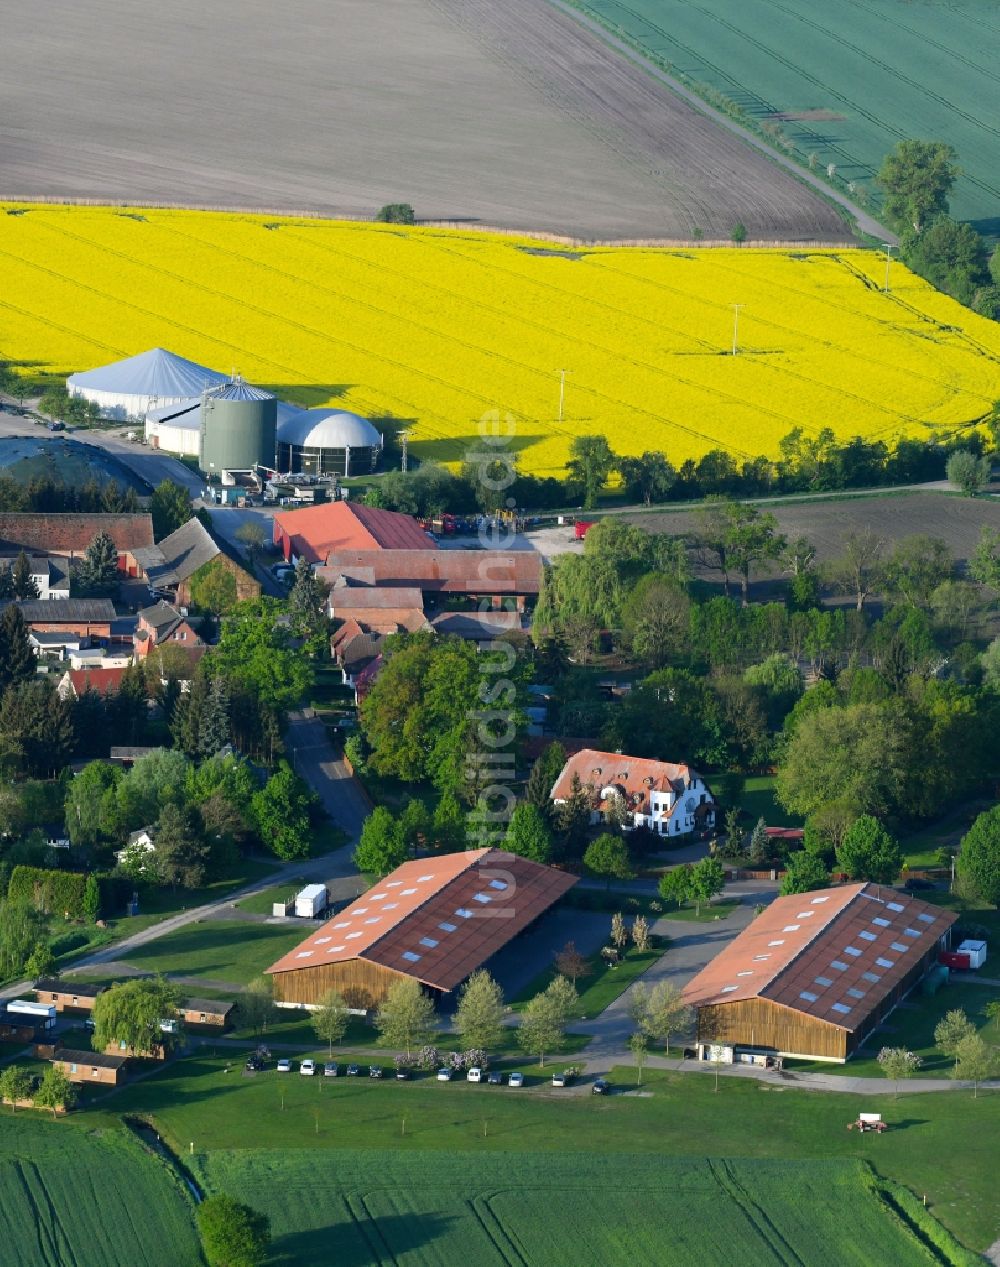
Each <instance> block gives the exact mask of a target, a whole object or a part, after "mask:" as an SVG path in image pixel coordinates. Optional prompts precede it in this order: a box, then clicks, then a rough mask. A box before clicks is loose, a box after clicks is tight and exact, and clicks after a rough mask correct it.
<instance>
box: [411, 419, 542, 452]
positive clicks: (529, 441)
mask: <svg viewBox="0 0 1000 1267" xmlns="http://www.w3.org/2000/svg"><path fill="white" fill-rule="evenodd" d="M548 439H551V437H550V436H546V435H528V434H527V433H526V432H523V431H518V432H517V433H516V434H515V435H512V436H510V437H509V439H508V441H505V443H504V446H503V447H504V449H506V450H512V451H513V452H514V453H520V452H521V451H522V450H524V449H529V448H530V447H531V446H532V445H533V444H538V443H539V442H540V441H542V440H548ZM477 442H478V439H477V435H476V424H475V422H472V421H470V423H469V429H468V431H467V433H466V434H465V435H462V436H453V437H452V438H451V439H450V440H424V439H421V440H420V459H421V461H424V462H426V461H428V460H430V461H432V462H454V461H456V460H458V459H459V458H461V457H462V455H463V454H464V453H465V450H466V449H474V448H476V447H477Z"/></svg>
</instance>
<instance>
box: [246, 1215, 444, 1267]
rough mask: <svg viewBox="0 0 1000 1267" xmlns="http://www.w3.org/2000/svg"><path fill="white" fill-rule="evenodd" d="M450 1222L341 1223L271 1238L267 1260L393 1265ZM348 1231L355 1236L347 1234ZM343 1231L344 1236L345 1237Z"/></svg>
mask: <svg viewBox="0 0 1000 1267" xmlns="http://www.w3.org/2000/svg"><path fill="white" fill-rule="evenodd" d="M453 1222H454V1220H453V1219H448V1218H443V1217H442V1216H441V1215H439V1214H421V1215H416V1216H414V1215H407V1216H406V1217H405V1218H404V1217H402V1216H401V1215H392V1216H390V1217H388V1218H386V1217H381V1218H379V1219H378V1221H377V1222H376V1220H375V1219H371V1220H367V1221H364V1222H362V1221H361V1220H357V1219H356V1220H354V1221H353V1224H352V1228H351V1229H350V1230H349V1229H347V1228H345V1227H344V1226H343V1225H342V1224H338V1223H332V1222H331V1223H329V1224H327V1226H326V1227H316V1228H312V1229H310V1230H309V1231H307V1232H293V1233H290V1234H289V1235H288V1236H277V1237H275V1239H274V1241H273V1243H272V1245H271V1256H270V1260H269V1261H271V1262H272V1263H274V1264H275V1267H306V1265H307V1264H316V1263H327V1262H336V1264H337V1267H371V1264H372V1263H395V1262H398V1261H399V1259H400V1258H401V1257H402V1256H404V1255H406V1254H410V1253H413V1252H414V1251H416V1250H418V1249H422V1248H423V1247H424V1246H425V1245H430V1244H431V1243H432V1242H433V1241H435V1240H438V1239H439V1238H440V1237H442V1236H444V1235H445V1233H446V1232H447V1231H448V1227H449V1225H450V1224H451V1223H453ZM351 1230H353V1231H354V1233H355V1235H353V1236H352V1235H351V1234H350V1232H351ZM345 1232H346V1233H347V1234H346V1235H345Z"/></svg>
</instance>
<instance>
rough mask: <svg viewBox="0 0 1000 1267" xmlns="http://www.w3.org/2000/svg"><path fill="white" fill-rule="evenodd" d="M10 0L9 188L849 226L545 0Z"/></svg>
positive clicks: (520, 217)
mask: <svg viewBox="0 0 1000 1267" xmlns="http://www.w3.org/2000/svg"><path fill="white" fill-rule="evenodd" d="M494 9H495V10H496V12H493V10H494ZM8 16H9V18H10V22H9V25H8V26H7V27H6V28H5V31H4V37H5V42H6V44H7V46H8V47H9V48H10V49H12V50H16V51H17V55H15V56H12V57H10V58H9V62H10V64H9V66H8V68H7V72H6V74H5V80H4V92H5V100H7V101H9V102H16V103H17V108H16V111H8V113H7V117H6V118H5V120H4V122H3V123H2V124H0V170H2V171H3V181H2V188H0V196H2V197H19V198H23V197H53V198H56V199H60V198H70V199H73V198H85V199H97V200H105V199H107V200H118V199H126V200H133V201H154V202H165V203H167V204H168V205H194V206H204V205H208V206H228V207H240V208H247V207H250V208H262V209H263V208H268V209H274V208H287V209H290V210H292V209H294V210H306V211H318V212H321V213H323V214H340V215H351V216H355V215H356V216H361V217H365V218H367V217H370V216H372V215H374V213H375V212H376V211H377V209H378V208H379V207H380V206H381V205H382V204H383V203H387V202H396V201H401V200H406V201H408V202H411V203H412V204H413V205H414V206H415V207H416V209H417V214H418V215H419V216H420V217H422V218H428V219H449V220H458V221H460V222H468V221H472V222H478V223H483V224H488V225H499V226H502V227H508V228H515V229H522V230H523V229H534V230H539V229H544V230H549V231H555V232H560V233H571V234H576V235H582V236H585V237H588V238H592V237H596V238H622V237H626V238H633V237H644V238H645V237H651V236H653V237H668V238H681V239H687V238H689V237H690V235H691V233H692V232H693V230H694V229H695V228H700V229H702V230H703V231H704V232H705V233H706V234H707V235H708V236H722V237H724V238H728V236H729V232H730V230H731V229H732V226H733V225H734V224H735V223H736V221H737V220H742V221H743V222H744V223H745V224H746V225H747V228H748V230H749V231H750V235H751V237H752V238H757V237H760V238H763V239H767V240H791V241H806V240H812V241H831V240H833V241H843V240H845V239H847V238H849V237H850V234H849V231H848V229H847V227H846V224H845V222H844V220H843V219H842V218H841V217H840V215H839V214H838V213H837V212H836V211H835V210H834V208H833V207H832V206H830V205H829V204H828V203H827V202H826V201H825V200H824V199H823V197H822V196H821V195H820V194H818V193H816V192H814V191H812V190H810V189H809V188H807V187H806V186H805V185H804V184H803V183H802V182H801V181H799V180H797V179H796V177H795V176H794V175H792V174H790V173H786V172H783V171H782V170H781V169H780V168H779V167H777V166H776V165H775V164H774V163H773V162H772V161H771V160H770V159H769V158H768V157H767V156H765V155H763V154H761V153H758V152H756V151H754V150H753V149H752V148H751V147H750V146H748V145H746V144H745V143H744V142H743V141H742V140H740V139H739V138H737V137H735V136H733V135H732V134H731V133H729V132H727V131H726V130H725V129H724V128H722V127H721V126H719V125H718V124H717V123H715V122H713V121H711V120H710V119H708V118H706V117H705V115H704V114H702V113H700V112H699V111H698V110H696V109H695V108H693V107H692V106H691V105H689V104H688V103H686V102H685V101H683V100H682V99H680V98H679V97H677V96H675V95H674V94H673V93H672V92H671V91H670V89H669V88H667V87H665V86H663V85H660V84H658V83H656V82H655V81H654V80H653V79H652V78H651V77H650V76H649V75H648V74H647V73H646V72H645V71H644V70H642V69H640V68H639V67H636V66H634V65H633V64H631V63H630V62H629V61H628V60H627V59H626V58H624V57H623V56H621V55H620V54H618V53H617V52H614V51H613V50H611V49H610V48H609V47H608V46H607V44H606V42H605V41H604V40H603V39H602V38H601V37H600V36H599V35H596V34H594V33H592V32H588V31H586V30H585V29H584V28H583V26H582V25H581V24H580V23H579V22H577V21H576V20H575V19H574V18H573V17H572V16H569V15H567V14H565V13H561V12H559V11H558V10H557V9H556V8H554V7H553V6H551V5H549V4H548V3H547V2H546V0H505V2H504V3H503V4H499V5H496V6H491V5H488V4H486V3H485V2H484V0H480V2H478V3H476V4H472V3H469V2H468V0H382V3H380V4H378V5H376V6H372V5H371V4H368V3H365V2H364V0H297V3H296V5H295V11H294V19H293V20H289V21H283V22H276V21H275V10H274V6H273V5H272V4H269V3H264V2H263V0H217V3H215V4H213V5H211V6H208V7H206V6H204V5H199V4H197V3H196V2H195V0H167V3H165V4H161V5H158V6H157V7H156V9H155V10H154V11H152V12H145V10H143V11H142V12H141V13H140V11H139V10H134V11H132V10H126V11H125V12H123V11H122V7H121V5H120V4H119V3H117V0H94V2H93V3H91V4H88V5H87V6H86V9H81V8H80V6H79V5H77V4H75V3H74V0H49V3H48V4H47V5H46V17H45V22H44V24H40V23H39V22H38V21H37V20H34V19H33V15H32V14H31V13H30V12H29V9H28V8H27V7H26V6H14V7H13V11H12V12H11V13H10V14H9V15H8ZM287 16H289V17H290V15H287ZM237 30H238V31H239V48H240V55H239V56H234V55H233V32H234V31H237ZM306 31H308V38H302V32H306ZM56 33H57V34H58V38H56ZM81 50H85V55H81ZM40 61H44V64H45V66H46V76H45V81H44V83H43V84H40V83H39V82H38V75H37V66H38V65H39V62H40ZM165 68H169V69H168V70H167V71H166V73H165ZM387 86H388V90H387Z"/></svg>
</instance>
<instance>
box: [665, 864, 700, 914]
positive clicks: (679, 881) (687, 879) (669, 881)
mask: <svg viewBox="0 0 1000 1267" xmlns="http://www.w3.org/2000/svg"><path fill="white" fill-rule="evenodd" d="M693 870H694V868H693V866H692V865H691V863H690V862H684V863H681V865H680V866H679V867H671V868H670V870H669V871H664V873H663V874H662V875H661V876H660V882H659V884H658V885H657V889H658V890H659V894H660V897H662V898H663V899H664V901H667V902H676V903H677V905H678V906H679V907H680V906H683V905H684V903H685V902H686V901H688V899H689V898H691V897H693V896H694V887H693V880H692V872H693Z"/></svg>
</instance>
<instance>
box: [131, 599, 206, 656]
mask: <svg viewBox="0 0 1000 1267" xmlns="http://www.w3.org/2000/svg"><path fill="white" fill-rule="evenodd" d="M170 642H173V643H176V644H177V645H178V646H180V647H183V648H184V649H185V650H186V651H190V650H192V649H194V648H196V647H200V648H204V645H205V644H204V643H203V642H202V639H201V634H200V633H199V632H198V628H197V627H196V622H194V621H193V620H192V619H191V618H189V617H188V616H186V615H184V614H183V613H182V612H180V611H178V610H177V608H176V607H174V606H172V605H171V604H170V603H166V602H163V600H162V599H161V600H160V601H159V602H158V603H154V604H153V606H152V607H144V608H143V609H142V611H140V612H139V615H138V619H137V621H136V628H135V633H134V634H133V645H134V647H135V655H136V659H138V660H144V659H145V658H146V656H148V655H149V653H150V651H152V650H153V648H154V647H162V646H165V645H166V644H167V643H170Z"/></svg>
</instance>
